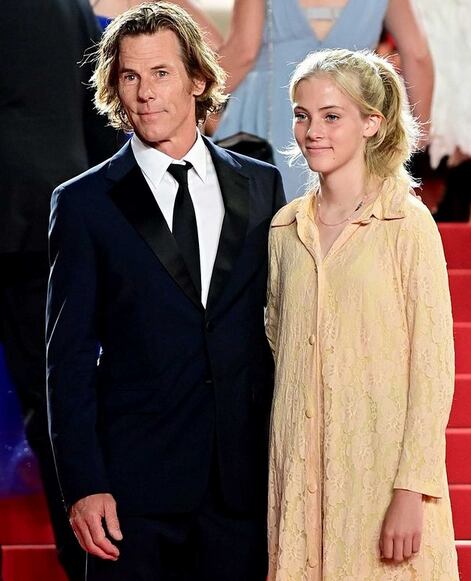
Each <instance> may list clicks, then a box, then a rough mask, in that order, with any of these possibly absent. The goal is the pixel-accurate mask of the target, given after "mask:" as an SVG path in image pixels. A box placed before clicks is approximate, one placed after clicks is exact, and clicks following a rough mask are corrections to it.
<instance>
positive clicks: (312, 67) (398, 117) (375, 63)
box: [287, 49, 420, 185]
mask: <svg viewBox="0 0 471 581" xmlns="http://www.w3.org/2000/svg"><path fill="white" fill-rule="evenodd" d="M312 77H328V78H330V79H332V81H334V82H335V83H336V85H337V86H338V87H339V88H340V90H342V91H343V92H344V93H345V94H346V95H348V97H350V98H351V99H352V100H353V101H354V102H355V103H356V104H357V105H358V107H359V109H360V112H361V113H362V114H363V115H379V116H380V117H381V118H382V122H381V125H380V127H379V130H378V132H377V133H376V134H375V135H373V136H372V137H369V138H368V140H367V142H366V147H365V165H366V173H367V176H366V177H367V179H370V178H372V177H379V178H383V179H385V178H392V179H394V180H401V181H402V180H407V181H409V182H410V184H411V185H415V184H414V180H413V178H412V177H411V176H410V174H409V172H408V171H407V167H406V164H407V162H408V161H409V159H410V157H411V155H412V153H413V152H414V151H416V149H417V142H418V138H419V134H420V131H419V125H418V122H417V121H416V120H415V119H414V117H413V116H412V114H411V112H410V109H409V106H408V102H407V98H406V96H405V90H404V85H403V83H402V81H401V79H400V77H399V75H398V74H397V73H396V71H395V70H394V68H393V66H392V65H391V63H390V62H389V61H388V60H387V59H385V58H382V57H380V56H378V55H376V54H374V53H372V52H370V51H350V50H346V49H336V50H323V51H319V52H314V53H311V54H309V55H308V56H307V57H306V58H305V59H304V60H303V61H302V62H301V63H299V64H298V65H297V67H296V69H295V71H294V73H293V75H292V77H291V81H290V86H289V92H290V98H291V102H294V100H295V95H296V89H297V87H298V85H299V83H300V82H301V81H303V80H305V79H310V78H312ZM287 155H288V157H289V158H290V164H293V163H294V162H295V161H296V160H297V159H299V158H300V157H301V155H302V154H301V151H300V150H299V147H298V146H297V144H296V143H294V144H293V145H292V147H290V148H289V149H288V151H287ZM317 184H318V177H317V175H316V174H315V176H314V184H311V185H317Z"/></svg>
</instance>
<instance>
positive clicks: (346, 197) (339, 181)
mask: <svg viewBox="0 0 471 581" xmlns="http://www.w3.org/2000/svg"><path fill="white" fill-rule="evenodd" d="M319 179H320V181H319V193H320V195H321V196H322V203H323V205H324V206H332V207H343V206H351V205H352V204H353V203H354V202H355V200H358V199H360V198H362V197H363V196H365V195H366V194H367V192H366V187H367V186H366V182H367V180H366V177H365V175H364V172H359V173H358V174H357V175H352V174H351V173H350V175H349V176H348V179H346V177H344V176H339V175H329V176H325V175H319Z"/></svg>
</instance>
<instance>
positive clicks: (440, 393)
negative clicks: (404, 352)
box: [394, 200, 454, 498]
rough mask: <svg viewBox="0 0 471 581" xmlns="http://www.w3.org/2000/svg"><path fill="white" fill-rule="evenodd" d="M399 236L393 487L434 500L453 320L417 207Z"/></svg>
mask: <svg viewBox="0 0 471 581" xmlns="http://www.w3.org/2000/svg"><path fill="white" fill-rule="evenodd" d="M414 203H415V204H416V205H418V206H420V207H419V208H418V209H417V210H418V211H416V215H415V216H410V217H408V218H410V220H409V219H408V218H406V221H407V222H406V223H405V224H404V226H403V231H402V232H401V234H400V242H399V252H400V255H399V256H400V258H401V262H402V265H401V270H402V283H403V292H404V300H405V308H406V316H407V325H408V330H409V344H410V374H409V393H408V407H407V416H406V423H405V427H404V439H403V448H402V454H401V459H400V463H399V467H398V470H397V476H396V480H395V483H394V488H401V489H407V490H412V491H415V492H418V493H421V494H423V495H426V496H431V497H436V498H440V497H441V496H442V494H443V487H444V486H445V482H444V474H445V429H446V425H447V422H448V417H449V414H450V409H451V402H452V398H453V388H454V349H453V320H452V314H451V301H450V292H449V288H448V275H447V270H446V263H445V257H444V254H443V247H442V242H441V239H440V235H439V233H438V229H437V226H436V224H435V222H434V221H433V218H432V216H431V215H430V213H429V212H428V210H427V209H426V208H425V206H423V204H422V203H421V202H418V201H415V200H414Z"/></svg>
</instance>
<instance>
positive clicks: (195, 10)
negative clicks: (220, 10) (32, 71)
mask: <svg viewBox="0 0 471 581" xmlns="http://www.w3.org/2000/svg"><path fill="white" fill-rule="evenodd" d="M141 1H142V0H141ZM173 4H177V5H178V6H180V7H181V8H183V9H184V10H186V11H187V12H188V14H190V15H191V16H192V18H193V20H195V21H196V22H197V24H198V25H199V26H200V27H201V28H202V29H203V30H204V32H205V33H206V41H207V42H208V44H209V46H210V47H211V48H212V49H213V50H216V51H217V49H218V47H220V46H221V45H222V43H223V41H224V38H223V36H222V34H221V33H220V31H219V29H218V28H217V27H216V26H215V25H214V24H213V22H212V21H211V20H210V19H209V18H208V17H207V16H206V14H205V12H204V11H203V10H201V9H200V8H199V7H198V6H197V5H196V4H195V3H194V2H193V0H176V1H175V0H173Z"/></svg>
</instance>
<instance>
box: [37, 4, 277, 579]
mask: <svg viewBox="0 0 471 581" xmlns="http://www.w3.org/2000/svg"><path fill="white" fill-rule="evenodd" d="M223 78H224V76H223V73H222V70H221V69H220V67H219V65H218V64H217V60H216V58H215V55H214V53H213V52H212V51H211V50H210V49H209V48H208V46H207V45H206V44H205V42H204V41H203V39H202V35H201V32H200V31H199V29H198V28H197V26H196V25H195V23H194V21H193V20H191V18H190V17H189V16H188V14H187V13H186V12H185V11H183V10H182V9H181V8H178V7H177V6H175V5H172V4H170V3H164V2H153V3H149V4H143V5H141V6H139V7H137V8H134V9H132V10H130V11H128V12H126V13H125V14H123V15H122V16H120V17H119V18H117V19H116V20H115V21H114V22H113V23H112V24H111V25H110V26H109V27H108V29H107V30H106V32H105V34H104V37H103V39H102V42H101V44H100V47H99V55H98V64H97V68H96V71H95V74H94V83H95V85H96V102H97V105H98V106H99V107H100V108H101V110H102V111H104V112H106V113H107V114H108V116H109V119H110V120H111V122H112V124H113V125H115V126H119V127H121V128H124V129H133V130H134V132H135V133H134V136H133V137H132V139H131V141H130V143H128V144H126V146H125V147H124V148H123V149H122V150H121V151H120V152H118V154H116V155H115V156H114V157H113V158H111V160H109V161H107V162H105V163H103V164H101V165H100V166H98V167H96V168H94V169H93V170H91V171H89V172H87V173H85V174H83V175H82V176H80V177H78V178H76V179H74V180H72V181H70V182H68V183H66V184H64V185H63V186H61V187H59V188H58V189H57V190H56V191H55V192H54V195H53V201H52V214H51V227H50V260H51V267H52V268H51V277H50V287H49V297H48V323H47V326H48V329H47V338H48V383H49V406H50V423H51V438H52V441H53V446H54V450H55V458H56V464H57V469H58V474H59V479H60V482H61V486H62V491H63V494H64V498H65V502H66V505H67V507H68V509H69V511H70V512H69V514H70V521H71V524H72V527H73V529H74V531H75V534H76V535H77V538H78V539H79V541H80V544H81V545H82V547H83V548H84V549H86V550H87V551H88V553H89V558H88V566H87V575H88V577H87V578H88V579H89V580H93V581H97V580H106V581H112V580H114V579H116V580H118V579H119V580H120V581H122V580H130V581H131V580H132V581H136V580H138V579H139V580H150V579H158V580H167V579H192V580H198V579H200V580H201V581H203V580H204V581H212V580H214V581H242V580H244V581H250V580H254V581H255V580H259V581H262V580H264V578H265V575H266V544H265V543H266V542H265V510H266V507H265V504H266V501H265V498H266V487H267V482H266V480H267V424H268V416H269V410H270V402H271V395H272V385H273V378H272V372H273V369H272V358H271V354H270V351H269V348H268V344H267V342H266V340H265V336H264V325H263V308H264V301H265V291H266V277H267V250H266V248H267V236H268V227H269V223H270V220H271V218H272V216H273V214H274V213H275V212H276V211H277V209H278V208H280V207H281V206H282V204H283V203H284V195H283V189H282V185H281V180H280V176H279V173H278V171H277V170H276V169H275V168H273V167H272V166H270V165H267V164H264V163H261V162H257V161H254V160H249V159H248V158H245V157H243V156H239V155H237V154H233V153H229V152H226V151H225V150H223V149H221V148H218V147H216V146H215V145H213V144H211V142H210V141H208V140H207V139H205V138H203V137H202V136H201V135H200V133H199V132H198V130H197V122H201V121H202V120H204V118H205V117H206V115H207V113H208V112H210V111H212V110H215V109H217V108H218V106H219V105H220V104H221V103H222V102H223V101H224V98H225V97H224V96H223V95H222V93H221V83H222V81H223ZM98 345H99V346H100V356H99V361H98V365H97V354H98V350H97V346H98Z"/></svg>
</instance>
